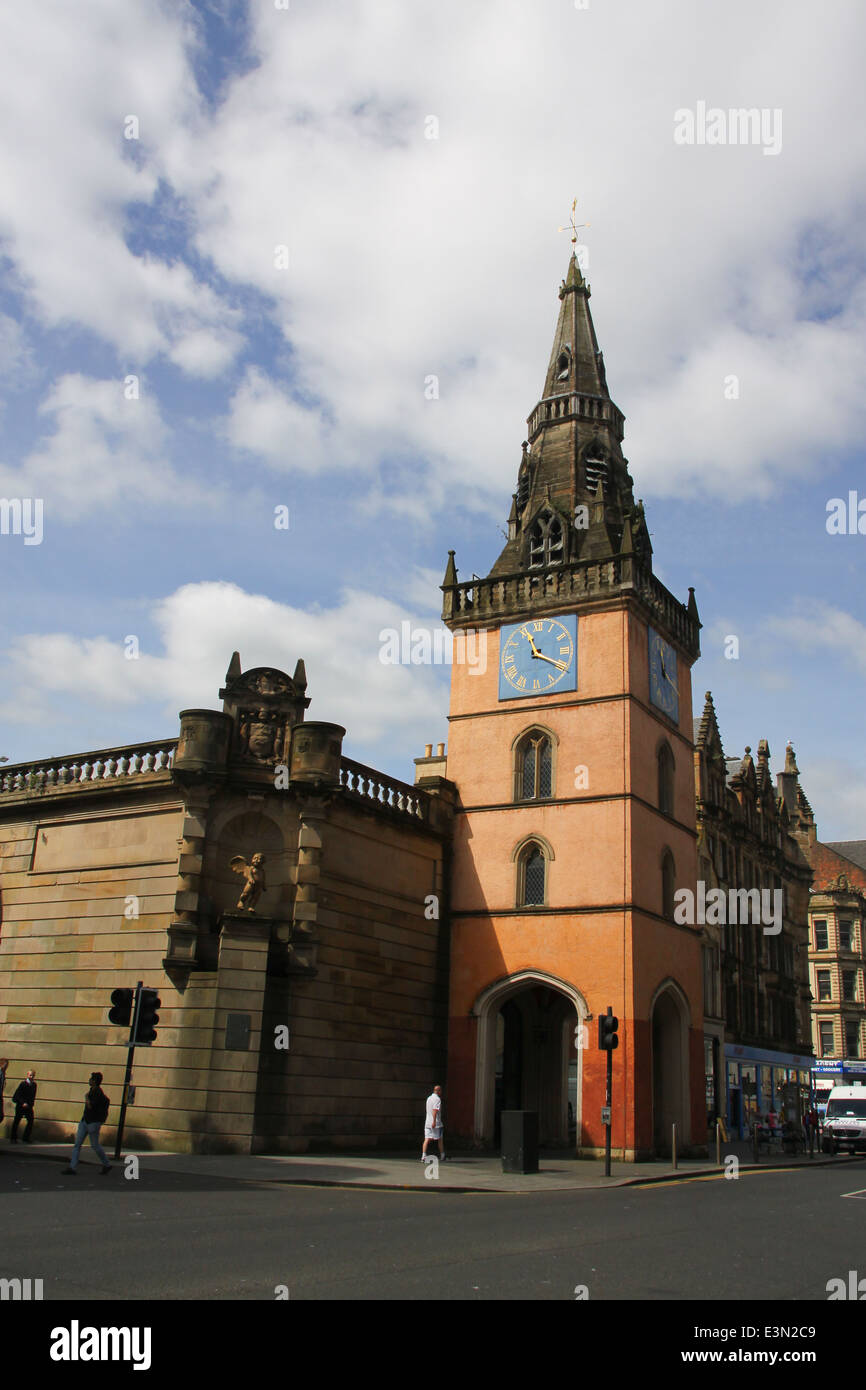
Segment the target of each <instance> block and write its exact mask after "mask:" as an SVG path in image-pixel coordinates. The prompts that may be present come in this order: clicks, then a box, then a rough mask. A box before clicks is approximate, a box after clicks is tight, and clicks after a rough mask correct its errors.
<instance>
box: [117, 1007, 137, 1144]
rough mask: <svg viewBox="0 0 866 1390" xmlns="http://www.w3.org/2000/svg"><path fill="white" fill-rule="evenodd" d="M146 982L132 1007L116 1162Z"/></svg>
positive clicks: (118, 1124)
mask: <svg viewBox="0 0 866 1390" xmlns="http://www.w3.org/2000/svg"><path fill="white" fill-rule="evenodd" d="M143 983H144V982H143V981H142V980H139V981H138V984H137V985H136V986H135V1002H134V1004H133V1007H132V1025H131V1027H130V1030H129V1044H128V1047H127V1053H126V1075H125V1076H124V1078H123V1100H122V1101H121V1104H120V1119H119V1120H118V1122H117V1139H116V1140H115V1144H114V1157H115V1160H116V1161H117V1160H119V1159H120V1146H121V1144H122V1143H123V1126H124V1124H125V1123H126V1103H127V1096H128V1095H129V1083H130V1082H131V1081H132V1059H133V1057H134V1056H135V1039H136V1037H137V1036H138V1013H139V1009H140V1008H141V987H142V984H143Z"/></svg>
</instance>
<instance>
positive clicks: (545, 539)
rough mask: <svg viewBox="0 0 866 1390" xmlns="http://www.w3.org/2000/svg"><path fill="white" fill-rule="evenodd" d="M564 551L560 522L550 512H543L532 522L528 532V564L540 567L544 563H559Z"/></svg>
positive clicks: (532, 567)
mask: <svg viewBox="0 0 866 1390" xmlns="http://www.w3.org/2000/svg"><path fill="white" fill-rule="evenodd" d="M564 553H565V544H564V541H563V531H562V522H561V521H560V519H559V517H557V516H554V515H553V513H552V512H544V513H543V514H542V515H541V516H540V517H539V518H538V519H537V520H536V521H535V522H533V524H532V528H531V530H530V532H529V565H530V568H531V569H541V568H542V566H544V565H561V564H562V561H563V557H564Z"/></svg>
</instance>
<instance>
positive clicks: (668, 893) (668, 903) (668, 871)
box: [662, 849, 676, 917]
mask: <svg viewBox="0 0 866 1390" xmlns="http://www.w3.org/2000/svg"><path fill="white" fill-rule="evenodd" d="M675 878H676V867H675V865H674V857H673V855H672V854H671V852H670V850H669V849H668V850H665V852H664V854H663V856H662V916H663V917H673V915H674V893H675V885H674V881H675Z"/></svg>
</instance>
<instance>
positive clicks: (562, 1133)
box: [473, 970, 588, 1151]
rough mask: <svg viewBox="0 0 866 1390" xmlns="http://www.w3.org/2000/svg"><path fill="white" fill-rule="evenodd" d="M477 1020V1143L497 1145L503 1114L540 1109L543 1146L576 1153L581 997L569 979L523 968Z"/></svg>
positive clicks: (497, 987) (481, 1004) (487, 997)
mask: <svg viewBox="0 0 866 1390" xmlns="http://www.w3.org/2000/svg"><path fill="white" fill-rule="evenodd" d="M473 1012H474V1013H475V1014H476V1015H477V1017H478V1047H477V1054H476V1087H475V1138H476V1141H477V1142H479V1143H484V1144H494V1145H498V1144H499V1139H500V1132H499V1129H500V1115H501V1113H502V1111H503V1110H504V1109H511V1110H535V1111H537V1112H538V1130H539V1143H540V1144H541V1145H542V1146H544V1147H547V1148H568V1149H570V1150H571V1151H574V1150H575V1149H576V1147H577V1144H578V1141H579V1136H580V1102H581V1081H582V1065H583V1052H582V1050H581V1049H580V1048H578V1047H577V1045H576V1039H577V1036H578V1034H577V1030H578V1029H579V1028H580V1026H581V1025H582V1023H583V1020H584V1019H585V1018H586V1015H587V1012H588V1010H587V1008H586V1004H585V1001H584V999H583V996H582V995H581V994H580V993H579V992H578V991H577V990H576V989H575V988H574V986H573V985H569V984H567V983H566V982H565V981H564V980H559V979H557V978H556V977H554V976H551V975H547V974H545V973H543V972H541V971H532V970H525V971H520V972H519V973H518V974H516V975H511V976H508V977H507V978H506V979H504V980H499V981H497V982H496V984H494V985H491V986H490V987H489V988H488V989H487V990H485V991H484V992H483V994H481V995H480V996H479V998H478V1000H477V1001H476V1004H475V1008H474V1010H473Z"/></svg>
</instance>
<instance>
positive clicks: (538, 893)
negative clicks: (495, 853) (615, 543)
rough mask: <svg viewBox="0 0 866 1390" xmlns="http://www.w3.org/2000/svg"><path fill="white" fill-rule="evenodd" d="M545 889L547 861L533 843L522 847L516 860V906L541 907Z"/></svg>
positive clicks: (534, 842)
mask: <svg viewBox="0 0 866 1390" xmlns="http://www.w3.org/2000/svg"><path fill="white" fill-rule="evenodd" d="M546 887H547V860H546V859H545V857H544V851H543V849H542V848H541V846H540V845H539V844H538V843H537V842H536V841H535V840H530V841H529V843H528V844H527V845H524V847H523V849H522V850H521V852H520V859H519V860H518V873H517V906H518V907H543V906H544V901H545V891H546Z"/></svg>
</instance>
